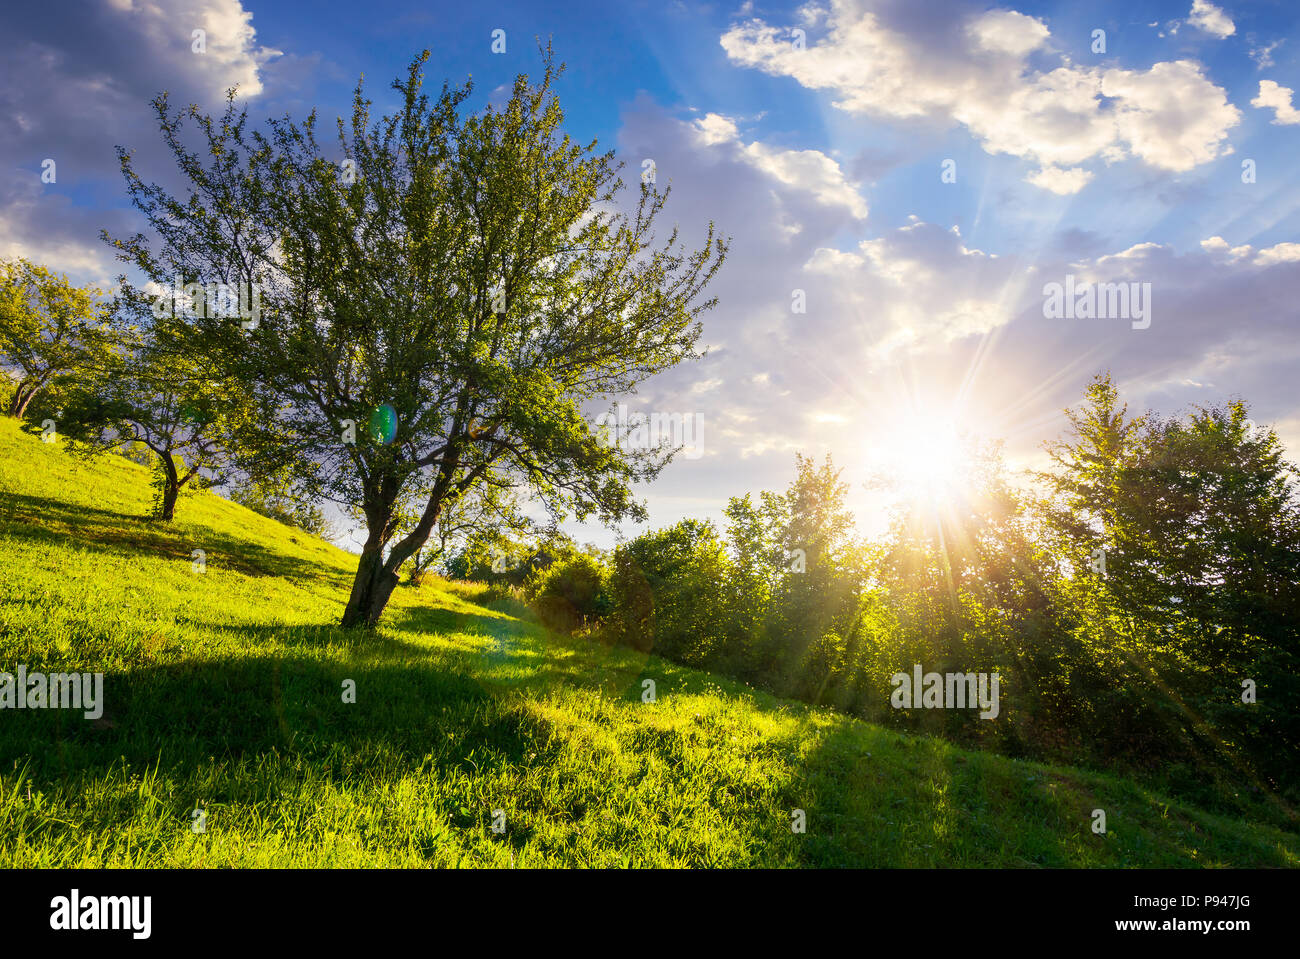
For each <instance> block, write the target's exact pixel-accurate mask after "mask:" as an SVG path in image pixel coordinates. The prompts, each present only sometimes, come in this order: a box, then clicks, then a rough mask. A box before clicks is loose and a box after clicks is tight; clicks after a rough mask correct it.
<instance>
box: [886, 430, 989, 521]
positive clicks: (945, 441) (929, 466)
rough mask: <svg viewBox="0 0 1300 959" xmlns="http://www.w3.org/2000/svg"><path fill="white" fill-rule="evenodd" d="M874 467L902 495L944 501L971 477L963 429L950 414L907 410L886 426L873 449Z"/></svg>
mask: <svg viewBox="0 0 1300 959" xmlns="http://www.w3.org/2000/svg"><path fill="white" fill-rule="evenodd" d="M873 454H874V455H873V457H872V458H873V459H874V460H875V463H874V466H875V467H876V469H877V470H878V472H879V473H880V474H881V476H882V478H883V479H884V480H885V481H886V483H888V485H890V486H892V487H894V488H895V490H896V492H897V493H898V494H899V495H900V496H901V497H904V498H909V499H914V500H922V501H926V502H930V503H932V504H936V505H937V504H939V503H946V502H949V501H951V500H952V499H954V498H955V497H956V496H957V495H958V494H960V493H962V492H963V491H964V490H965V488H966V486H967V484H968V483H969V480H970V470H971V461H970V456H969V454H968V452H967V449H966V443H965V442H964V438H963V431H962V429H961V427H960V425H959V424H958V422H957V421H956V419H954V418H953V417H949V416H944V415H943V414H934V413H928V412H916V413H910V414H908V415H906V416H902V417H899V419H898V420H897V421H896V422H895V423H894V424H892V426H891V427H889V428H888V429H886V430H885V431H884V433H883V435H882V436H881V439H880V442H879V444H878V446H877V447H876V449H875V450H874V451H873Z"/></svg>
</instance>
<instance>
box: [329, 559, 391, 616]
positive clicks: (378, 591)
mask: <svg viewBox="0 0 1300 959" xmlns="http://www.w3.org/2000/svg"><path fill="white" fill-rule="evenodd" d="M395 586H397V574H396V573H395V572H390V571H389V570H388V569H387V567H386V564H385V563H384V550H383V546H382V545H379V544H375V545H373V546H372V544H371V543H369V542H367V543H366V546H365V549H363V550H362V552H361V561H360V562H359V563H358V564H357V575H356V578H355V579H354V580H353V581H352V595H351V596H350V597H349V598H348V605H347V608H346V609H344V610H343V619H342V621H341V623H340V625H342V626H345V627H350V626H365V627H373V626H375V624H376V623H378V622H379V616H380V614H381V613H383V611H384V607H385V606H386V605H388V598H389V597H390V596H392V595H393V588H394V587H395Z"/></svg>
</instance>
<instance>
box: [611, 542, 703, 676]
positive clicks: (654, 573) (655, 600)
mask: <svg viewBox="0 0 1300 959" xmlns="http://www.w3.org/2000/svg"><path fill="white" fill-rule="evenodd" d="M728 566H729V560H728V558H727V554H726V550H725V549H724V548H723V546H722V542H721V541H720V540H719V539H718V533H717V530H716V529H715V528H714V526H713V524H712V523H710V522H707V521H701V520H695V519H684V520H681V521H680V522H678V523H677V524H675V525H673V526H670V527H668V528H667V529H663V530H658V531H656V532H653V533H644V534H642V535H640V536H638V537H636V539H633V540H631V541H630V542H627V543H623V544H622V545H620V546H619V547H618V548H617V549H616V550H615V551H614V573H613V576H612V578H611V580H610V587H609V588H610V593H611V594H612V596H613V599H614V606H615V609H616V610H617V615H618V620H619V621H618V622H617V623H616V624H615V629H616V631H617V632H618V634H619V638H620V639H622V641H623V642H625V643H627V644H628V645H630V646H633V647H634V648H636V649H640V650H643V651H649V650H650V649H652V648H653V650H654V651H655V653H656V654H658V655H660V656H663V657H665V658H667V659H673V660H676V661H677V662H680V663H685V664H686V665H688V666H695V667H707V666H709V665H711V664H712V663H713V662H714V661H715V657H716V656H717V655H718V653H719V647H720V646H722V640H723V637H724V635H725V629H726V627H725V623H724V619H725V610H724V609H723V608H722V606H721V605H720V604H719V603H718V602H717V599H718V594H719V591H720V589H721V588H722V584H723V583H725V582H726V580H727V572H728Z"/></svg>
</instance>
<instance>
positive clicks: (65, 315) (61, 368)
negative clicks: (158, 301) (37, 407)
mask: <svg viewBox="0 0 1300 959" xmlns="http://www.w3.org/2000/svg"><path fill="white" fill-rule="evenodd" d="M103 296H104V294H103V292H102V291H101V290H99V289H97V288H94V287H78V286H73V285H72V283H71V282H70V281H69V280H68V278H67V276H65V275H63V274H61V273H58V274H56V273H53V272H51V271H50V270H48V269H46V268H45V267H43V266H39V265H37V264H35V263H32V262H31V261H30V260H26V259H17V260H11V261H5V262H0V363H3V364H4V365H6V366H7V367H9V368H10V369H11V370H12V371H13V374H14V378H15V380H16V382H15V384H14V388H13V394H12V395H11V396H10V397H9V401H8V403H7V406H6V410H5V412H6V413H8V415H10V416H16V417H21V416H23V415H24V414H25V413H26V412H27V408H28V406H29V404H30V403H31V402H32V400H33V399H35V398H36V396H37V395H39V394H40V393H42V392H43V391H48V390H50V389H51V387H53V386H57V385H60V384H62V383H63V382H65V381H68V380H71V379H76V378H78V377H80V378H84V377H86V376H90V375H94V374H96V373H97V372H99V371H102V368H103V367H104V365H105V364H106V363H107V362H108V360H109V358H110V356H111V351H112V348H113V342H114V334H113V329H112V325H111V323H110V322H109V307H108V305H107V304H106V303H104V302H102V298H103Z"/></svg>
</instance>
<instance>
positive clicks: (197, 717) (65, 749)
mask: <svg viewBox="0 0 1300 959" xmlns="http://www.w3.org/2000/svg"><path fill="white" fill-rule="evenodd" d="M349 684H355V685H354V687H350V685H349ZM350 688H354V689H355V702H345V701H344V698H345V692H346V691H348V690H349V689H350ZM104 700H105V708H104V715H103V717H102V718H101V719H100V720H99V721H92V720H89V719H86V718H84V715H83V712H82V711H79V710H61V709H58V710H56V709H35V710H22V711H12V712H11V711H8V710H7V711H6V715H5V717H4V719H5V721H4V723H3V724H0V769H3V773H4V775H5V776H9V775H11V774H12V769H13V768H14V767H15V763H17V766H23V765H26V767H27V771H28V774H29V775H30V777H31V778H32V779H33V780H34V781H35V782H37V783H39V784H44V785H48V786H49V787H52V788H55V789H58V788H60V786H61V785H62V786H66V787H70V788H76V787H77V784H78V783H79V782H80V781H83V780H84V779H85V778H87V777H89V778H92V779H93V778H97V777H103V776H107V775H110V774H111V771H112V770H114V769H118V770H120V769H121V767H122V766H123V765H126V766H128V767H130V768H131V769H132V771H133V773H135V774H139V773H140V771H141V770H148V769H150V768H151V767H154V766H155V765H156V766H157V768H158V769H159V770H160V771H161V772H162V773H163V774H164V775H165V776H166V777H167V778H170V779H172V780H174V781H177V782H185V781H189V780H192V779H194V778H195V777H198V776H200V775H201V774H203V773H204V772H205V771H206V770H208V769H209V768H210V764H211V763H212V761H213V760H214V759H215V760H217V761H226V762H236V763H238V762H245V764H246V765H248V766H251V767H252V768H257V769H261V768H263V767H265V766H267V765H270V766H272V767H277V768H279V769H280V770H281V778H282V779H286V780H292V779H295V778H299V777H300V776H301V775H302V772H303V770H304V769H307V768H309V769H310V771H311V772H312V773H313V774H316V775H319V776H323V777H325V778H328V779H332V780H334V781H345V780H357V781H360V780H367V781H371V782H374V781H375V780H376V779H377V778H384V777H389V776H395V775H398V774H400V773H401V772H402V771H418V770H420V769H422V768H426V767H429V768H432V769H433V770H436V771H438V772H440V773H441V774H451V773H455V774H461V775H463V774H478V773H481V772H483V771H485V770H487V769H490V768H493V767H496V766H501V765H506V764H520V763H524V762H525V761H529V758H530V757H532V758H535V757H538V756H542V757H544V756H545V755H546V754H548V752H549V747H548V745H547V743H548V741H549V738H550V731H549V729H548V728H546V727H545V725H544V724H543V723H542V722H541V720H539V719H538V718H537V717H535V716H534V715H532V714H531V713H529V712H528V711H527V710H525V709H522V708H520V704H519V703H518V702H517V701H514V700H511V699H509V698H505V697H496V696H493V695H491V693H490V692H489V691H487V690H485V689H484V688H483V686H482V684H481V683H479V682H478V681H477V680H476V679H475V678H474V677H472V676H469V675H467V674H464V673H458V672H449V671H444V670H439V669H432V668H425V669H419V668H412V667H411V666H410V665H409V664H406V663H392V662H384V661H382V660H375V661H371V662H362V661H354V662H349V663H338V662H319V661H314V660H311V659H303V658H298V657H269V656H268V657H243V658H238V659H221V660H212V661H204V662H198V663H195V662H188V663H182V664H178V665H175V666H167V667H157V668H149V669H137V670H131V671H129V672H123V673H109V674H106V675H105V677H104ZM543 761H544V760H543ZM118 775H119V776H120V775H121V773H120V772H119V773H118ZM230 788H231V789H232V790H234V791H235V792H236V793H238V792H239V790H240V789H241V787H240V786H239V785H238V783H237V781H236V780H234V779H232V780H231V783H230ZM266 798H267V797H264V796H256V797H255V796H249V795H234V794H232V795H229V796H226V797H224V800H225V801H230V802H234V801H251V800H255V799H256V800H264V799H266Z"/></svg>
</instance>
